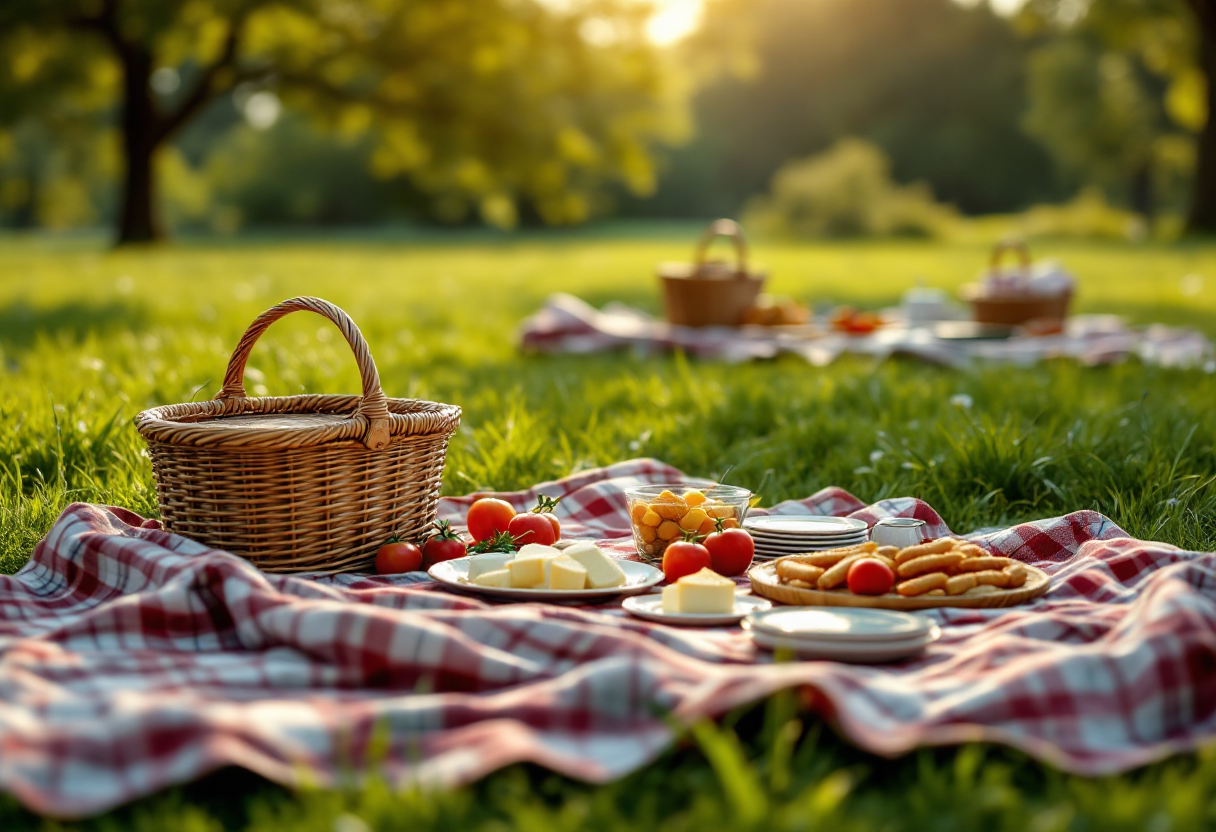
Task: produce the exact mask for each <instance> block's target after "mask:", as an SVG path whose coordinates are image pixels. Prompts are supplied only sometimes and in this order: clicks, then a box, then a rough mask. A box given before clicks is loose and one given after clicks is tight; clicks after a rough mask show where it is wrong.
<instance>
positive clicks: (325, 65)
mask: <svg viewBox="0 0 1216 832" xmlns="http://www.w3.org/2000/svg"><path fill="white" fill-rule="evenodd" d="M646 13H647V9H646V8H645V7H644V6H641V5H638V4H634V3H629V2H618V0H586V2H576V3H570V4H562V5H560V6H558V5H556V4H546V3H541V2H531V1H529V2H510V1H509V0H469V2H462V3H428V2H415V1H414V0H360V1H359V2H351V3H341V4H338V3H332V2H328V0H301V1H300V2H293V3H276V2H268V0H248V1H246V0H240V1H239V2H238V0H206V1H205V2H194V3H185V4H174V3H163V2H157V1H156V0H115V2H108V3H101V4H93V3H88V2H85V1H84V0H69V2H63V3H42V2H40V1H39V0H11V2H8V3H5V4H4V5H3V6H0V101H3V102H4V104H5V106H4V107H2V108H0V113H2V114H3V116H2V117H0V129H3V128H5V127H6V126H7V125H11V124H15V123H16V122H17V120H18V119H19V118H20V117H24V116H30V115H36V116H39V117H41V118H43V119H44V120H46V119H48V118H50V117H51V115H53V113H54V112H55V110H56V108H62V107H64V106H66V105H67V104H68V103H71V102H75V103H77V106H79V107H81V108H84V109H86V110H88V111H90V112H92V113H93V114H97V113H102V112H113V111H114V110H116V109H118V108H119V107H120V106H121V107H122V108H124V109H125V110H126V111H127V112H128V114H130V113H132V112H143V111H142V110H140V108H139V106H136V105H139V104H140V102H141V101H142V100H143V99H145V98H146V97H148V96H151V97H152V99H153V100H152V101H151V102H150V103H149V105H148V108H147V112H146V115H144V116H142V117H141V118H142V120H141V119H140V118H137V119H134V120H132V118H127V119H125V120H124V121H123V122H122V126H123V130H124V131H126V133H127V134H128V135H136V136H138V137H139V140H140V141H144V142H147V143H149V144H150V146H153V147H155V146H158V145H160V144H162V143H163V142H165V141H167V140H168V139H169V138H170V137H172V136H173V135H174V134H175V133H176V132H177V131H179V130H180V129H181V128H182V127H183V126H184V125H186V124H188V123H189V122H190V121H191V120H192V119H193V118H195V117H196V116H197V115H198V113H200V112H201V111H202V109H203V107H204V105H206V104H207V103H208V102H210V101H214V100H218V99H220V98H222V97H225V96H228V95H230V94H233V93H235V94H236V95H238V97H242V98H244V99H245V100H251V97H252V96H254V95H256V94H257V93H258V92H259V91H260V92H263V93H268V92H273V93H274V94H277V95H278V96H281V97H282V98H283V99H284V100H285V101H286V102H287V103H288V104H289V105H290V106H291V107H292V108H294V109H295V110H296V111H298V112H303V113H308V114H310V115H311V116H312V118H314V119H315V121H316V122H317V123H319V124H324V125H325V126H326V127H327V128H329V129H330V130H332V131H334V132H335V133H337V134H338V135H342V136H347V137H358V136H361V135H364V134H366V135H368V136H369V137H370V141H371V144H372V147H371V148H369V149H368V153H367V158H368V161H369V164H370V167H371V170H372V172H373V173H374V174H375V175H376V176H377V177H380V178H383V179H393V178H399V179H401V180H402V181H408V182H409V183H411V184H412V186H413V187H416V188H418V189H421V190H422V191H424V192H426V193H427V194H429V195H431V197H432V198H433V200H434V204H433V205H432V206H431V208H432V211H433V213H434V214H435V215H436V216H439V217H440V218H443V219H447V220H450V221H459V220H461V219H463V218H464V217H465V216H467V215H470V214H479V215H480V216H481V218H482V219H483V220H485V221H486V222H489V223H491V224H493V225H499V226H510V225H513V224H515V222H516V221H517V213H518V206H519V205H520V204H523V205H525V206H526V207H527V210H529V211H530V212H532V214H533V215H535V216H538V217H539V218H541V219H542V220H544V221H545V222H548V223H553V224H563V223H576V222H581V221H583V220H585V219H586V218H587V217H589V216H591V214H592V213H593V212H594V211H595V210H596V208H597V206H598V203H599V200H600V199H601V189H602V186H603V185H604V184H605V183H606V182H615V183H618V184H620V185H621V186H623V187H624V188H626V189H627V190H628V191H630V192H632V193H637V194H645V193H648V192H649V191H651V190H652V189H653V180H654V172H653V169H652V160H651V150H652V148H653V146H654V145H655V144H656V143H661V142H672V141H676V140H678V139H680V138H681V136H682V135H683V133H684V131H685V130H686V125H685V124H684V119H683V110H682V105H683V98H684V95H685V89H684V87H685V85H684V83H683V80H682V74H681V72H680V71H679V67H678V66H676V65H672V64H670V63H669V62H667V61H665V60H664V59H663V56H662V55H661V54H660V52H659V51H658V50H656V49H655V48H653V47H652V46H650V45H649V44H648V42H647V41H646V40H645V37H644V33H643V27H644V23H645V15H646ZM154 70H155V71H156V72H160V73H162V75H161V76H154V74H153V71H154ZM165 73H167V74H165ZM157 77H160V78H162V79H163V80H164V81H165V83H163V84H160V86H159V87H157ZM123 79H126V80H127V81H128V82H129V83H127V84H126V86H124V85H123V83H122V81H123ZM149 84H151V85H152V87H155V88H157V89H158V91H157V92H155V93H153V92H152V90H151V89H150V88H149ZM128 88H130V89H133V90H135V91H137V92H135V93H131V92H129V91H126V90H128ZM132 96H134V97H132ZM262 100H263V101H264V100H266V99H262ZM73 129H74V130H75V132H76V133H80V132H81V131H83V130H85V127H83V126H81V124H80V123H77V124H75V126H74V127H73ZM65 130H66V128H65ZM127 161H128V165H130V164H131V159H130V158H128V160H127Z"/></svg>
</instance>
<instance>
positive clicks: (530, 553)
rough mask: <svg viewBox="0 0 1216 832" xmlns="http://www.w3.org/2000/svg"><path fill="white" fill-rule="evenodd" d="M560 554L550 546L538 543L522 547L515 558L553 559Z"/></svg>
mask: <svg viewBox="0 0 1216 832" xmlns="http://www.w3.org/2000/svg"><path fill="white" fill-rule="evenodd" d="M560 554H561V552H560V551H559V550H557V549H554V548H553V547H552V546H543V545H541V544H540V543H529V544H527V545H526V546H524V547H523V548H521V549H520V550H519V553H518V554H516V555H515V557H517V558H538V557H544V558H555V557H557V556H558V555H560Z"/></svg>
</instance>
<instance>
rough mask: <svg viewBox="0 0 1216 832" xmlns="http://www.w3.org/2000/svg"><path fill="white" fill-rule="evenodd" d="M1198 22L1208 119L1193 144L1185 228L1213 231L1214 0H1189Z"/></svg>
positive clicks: (1215, 198)
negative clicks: (1192, 172) (1191, 185)
mask: <svg viewBox="0 0 1216 832" xmlns="http://www.w3.org/2000/svg"><path fill="white" fill-rule="evenodd" d="M1191 8H1192V9H1193V10H1194V12H1195V17H1196V19H1197V21H1198V23H1199V69H1200V71H1202V72H1203V75H1204V78H1205V79H1206V80H1207V105H1208V119H1207V123H1205V124H1204V125H1203V130H1202V132H1200V134H1199V138H1198V141H1197V145H1196V156H1197V159H1196V166H1195V193H1194V195H1193V196H1192V197H1191V211H1190V214H1189V215H1188V216H1187V220H1186V230H1187V232H1188V233H1191V234H1216V0H1191Z"/></svg>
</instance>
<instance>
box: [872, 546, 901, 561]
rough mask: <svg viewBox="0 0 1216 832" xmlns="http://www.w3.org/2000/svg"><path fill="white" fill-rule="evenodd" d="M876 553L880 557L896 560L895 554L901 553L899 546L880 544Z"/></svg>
mask: <svg viewBox="0 0 1216 832" xmlns="http://www.w3.org/2000/svg"><path fill="white" fill-rule="evenodd" d="M874 554H876V555H878V556H879V557H880V558H886V559H887V560H895V556H896V555H898V554H899V547H898V546H879V547H878V548H877V549H875V550H874Z"/></svg>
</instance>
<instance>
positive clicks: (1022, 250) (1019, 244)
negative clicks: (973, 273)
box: [988, 240, 1030, 277]
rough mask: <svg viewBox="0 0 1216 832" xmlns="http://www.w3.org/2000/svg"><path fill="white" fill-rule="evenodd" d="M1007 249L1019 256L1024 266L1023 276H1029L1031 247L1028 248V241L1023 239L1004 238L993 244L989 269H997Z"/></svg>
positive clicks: (1019, 260)
mask: <svg viewBox="0 0 1216 832" xmlns="http://www.w3.org/2000/svg"><path fill="white" fill-rule="evenodd" d="M1007 251H1012V252H1013V253H1015V254H1016V255H1017V256H1018V262H1019V263H1020V264H1021V266H1022V276H1023V277H1028V276H1029V275H1030V249H1028V248H1026V243H1025V242H1023V241H1022V240H1002V241H1001V242H999V243H997V244H996V245H995V246H993V247H992V259H991V260H990V261H989V262H988V269H989V271H994V272H995V271H996V269H997V266H999V265H1001V260H1002V259H1003V258H1004V256H1005V252H1007Z"/></svg>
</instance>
